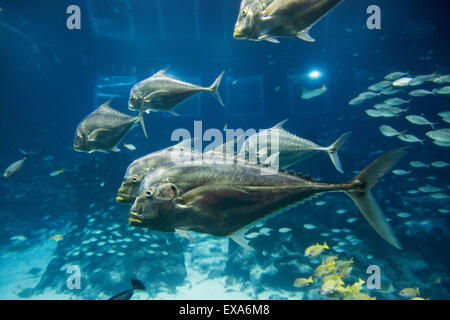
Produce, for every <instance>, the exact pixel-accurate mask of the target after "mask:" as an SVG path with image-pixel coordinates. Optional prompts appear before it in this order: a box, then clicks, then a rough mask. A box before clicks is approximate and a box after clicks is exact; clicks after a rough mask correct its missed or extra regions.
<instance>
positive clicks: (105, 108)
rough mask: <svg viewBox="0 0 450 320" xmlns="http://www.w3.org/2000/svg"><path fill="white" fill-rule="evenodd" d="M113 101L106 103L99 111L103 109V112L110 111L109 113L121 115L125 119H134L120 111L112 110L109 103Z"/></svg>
mask: <svg viewBox="0 0 450 320" xmlns="http://www.w3.org/2000/svg"><path fill="white" fill-rule="evenodd" d="M111 100H112V99H109V100H108V101H107V102H105V103H104V104H102V105H101V106H100V107H99V108H98V109H103V110H106V111H108V112H112V113H115V114H118V115H121V116H123V117H127V118H132V116H130V115H128V114H126V113H123V112H120V111H118V110H116V109H113V108H111V107H110V106H109V102H110V101H111Z"/></svg>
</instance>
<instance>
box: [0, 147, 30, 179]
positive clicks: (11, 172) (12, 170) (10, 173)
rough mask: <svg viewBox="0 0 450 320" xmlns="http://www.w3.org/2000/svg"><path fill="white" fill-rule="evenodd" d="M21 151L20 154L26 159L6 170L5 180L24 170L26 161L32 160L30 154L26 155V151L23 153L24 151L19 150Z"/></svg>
mask: <svg viewBox="0 0 450 320" xmlns="http://www.w3.org/2000/svg"><path fill="white" fill-rule="evenodd" d="M19 151H20V153H22V155H23V156H24V158H23V159H21V160H18V161H16V162H14V163H12V164H11V165H10V166H9V167H8V168H6V170H5V172H4V173H3V177H4V178H10V177H12V176H13V175H15V174H16V173H17V172H19V171H20V169H22V167H23V165H24V163H25V161H26V160H28V159H29V158H30V155H29V154H28V153H26V152H25V151H22V150H19Z"/></svg>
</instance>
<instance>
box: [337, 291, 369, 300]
mask: <svg viewBox="0 0 450 320" xmlns="http://www.w3.org/2000/svg"><path fill="white" fill-rule="evenodd" d="M343 299H344V300H376V299H377V298H376V297H371V296H369V295H368V294H365V293H362V292H358V293H356V294H350V295H348V296H345V297H344V298H343Z"/></svg>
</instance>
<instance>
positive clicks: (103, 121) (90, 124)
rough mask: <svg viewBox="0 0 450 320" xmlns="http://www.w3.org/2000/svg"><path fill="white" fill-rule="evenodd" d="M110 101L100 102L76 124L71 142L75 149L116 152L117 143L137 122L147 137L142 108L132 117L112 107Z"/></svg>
mask: <svg viewBox="0 0 450 320" xmlns="http://www.w3.org/2000/svg"><path fill="white" fill-rule="evenodd" d="M110 102H111V100H108V101H107V102H105V103H104V104H102V105H101V106H100V107H98V108H97V109H96V110H95V111H94V112H92V113H91V114H89V115H88V116H87V117H86V118H84V120H83V121H81V123H80V124H79V125H78V127H77V131H76V134H75V140H74V144H73V148H74V150H75V151H79V152H89V153H92V152H95V151H101V152H106V151H114V152H118V151H120V150H119V148H117V145H118V144H119V143H120V141H122V139H123V138H124V137H125V135H126V134H127V133H128V132H129V131H130V130H131V129H132V128H133V127H134V126H135V125H136V124H137V123H138V122H140V123H141V126H142V130H143V131H144V134H145V136H146V137H147V132H146V130H145V124H144V119H143V113H142V109H141V111H140V112H139V115H138V116H137V117H132V116H129V115H127V114H124V113H121V112H119V111H117V110H114V109H112V108H111V107H110V106H109V103H110Z"/></svg>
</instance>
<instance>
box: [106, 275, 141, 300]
mask: <svg viewBox="0 0 450 320" xmlns="http://www.w3.org/2000/svg"><path fill="white" fill-rule="evenodd" d="M135 290H145V286H144V284H143V283H142V282H141V281H139V280H137V279H131V289H128V290H125V291H123V292H121V293H118V294H116V295H115V296H114V297H111V298H109V299H108V300H130V299H131V297H132V296H133V294H134V291H135Z"/></svg>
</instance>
